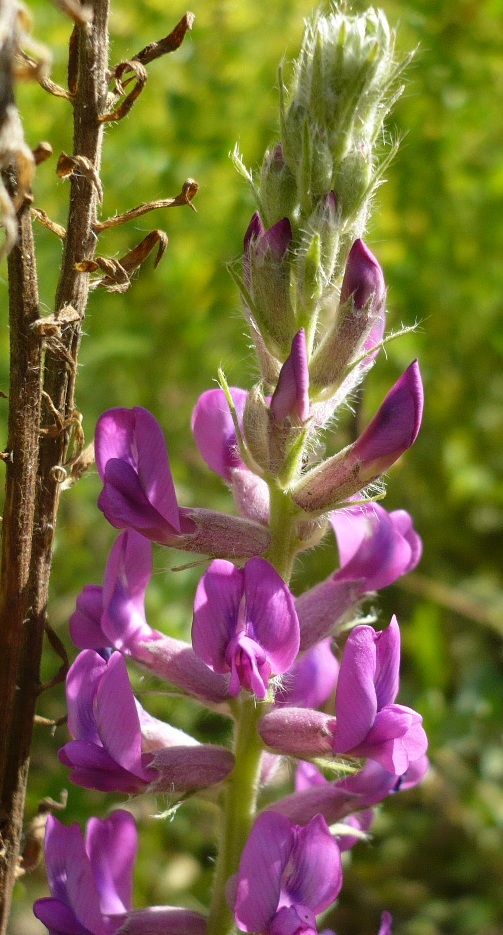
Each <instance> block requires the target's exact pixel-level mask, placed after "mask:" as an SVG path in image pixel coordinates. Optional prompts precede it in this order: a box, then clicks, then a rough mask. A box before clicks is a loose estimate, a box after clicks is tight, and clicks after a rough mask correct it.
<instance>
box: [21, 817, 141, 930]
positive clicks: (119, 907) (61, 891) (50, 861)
mask: <svg viewBox="0 0 503 935" xmlns="http://www.w3.org/2000/svg"><path fill="white" fill-rule="evenodd" d="M136 851H137V833H136V826H135V822H134V818H133V816H132V815H131V814H130V813H129V812H126V811H123V810H121V809H119V810H117V811H115V812H112V814H111V815H110V816H109V818H105V819H104V820H103V821H101V820H100V819H99V818H91V819H90V821H89V822H88V824H87V829H86V834H85V837H84V836H83V834H82V831H81V829H80V826H79V825H78V824H77V822H75V823H74V824H73V825H70V826H69V827H68V826H67V825H63V824H61V822H59V821H58V820H57V818H54V817H53V816H52V815H49V816H48V818H47V825H46V832H45V864H46V870H47V877H48V880H49V886H50V889H51V893H52V896H47V897H45V898H43V899H37V901H36V902H35V904H34V906H33V911H34V913H35V915H36V917H37V919H40V921H41V922H43V924H44V925H46V926H47V928H48V929H49V931H50V932H53V933H55V932H57V933H58V935H74V933H76V932H78V933H79V935H87V933H89V935H111V933H112V932H115V931H116V930H117V928H119V927H120V926H121V924H122V922H123V921H124V917H125V913H127V912H128V911H129V910H130V909H131V908H132V902H131V900H132V890H133V881H132V874H133V867H134V862H135V859H136Z"/></svg>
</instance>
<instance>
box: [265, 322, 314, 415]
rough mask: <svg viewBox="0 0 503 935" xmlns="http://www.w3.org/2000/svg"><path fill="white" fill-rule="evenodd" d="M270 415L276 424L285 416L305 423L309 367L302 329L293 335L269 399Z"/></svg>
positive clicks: (307, 410) (307, 411)
mask: <svg viewBox="0 0 503 935" xmlns="http://www.w3.org/2000/svg"><path fill="white" fill-rule="evenodd" d="M271 413H272V415H273V418H274V419H276V421H278V422H282V421H283V419H286V417H287V416H293V417H294V418H295V419H298V420H300V422H305V421H306V419H307V418H308V416H309V365H308V359H307V346H306V332H305V331H304V328H301V329H300V331H298V332H297V334H296V335H295V337H294V339H293V341H292V349H291V351H290V353H289V355H288V357H287V359H286V360H285V363H284V364H283V366H282V368H281V370H280V374H279V378H278V383H277V385H276V389H275V390H274V393H273V396H272V399H271Z"/></svg>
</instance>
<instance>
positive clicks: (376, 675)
mask: <svg viewBox="0 0 503 935" xmlns="http://www.w3.org/2000/svg"><path fill="white" fill-rule="evenodd" d="M399 666H400V630H399V627H398V623H397V621H396V618H395V617H393V618H392V620H391V623H390V625H389V627H388V628H387V629H386V630H381V631H380V632H379V633H376V631H375V630H374V629H373V628H372V627H368V626H359V627H355V629H354V630H352V632H351V633H350V635H349V637H348V640H347V642H346V645H345V647H344V653H343V656H342V661H341V667H340V670H339V678H338V682H337V690H336V695H335V711H336V715H337V719H336V723H335V725H333V726H331V731H332V750H333V752H334V754H337V753H345V754H349V755H350V756H357V757H359V756H361V757H370V758H371V759H373V760H376V761H377V762H378V763H380V764H381V766H384V768H385V769H386V770H388V771H389V772H392V773H395V775H396V776H401V775H402V773H405V771H406V770H407V769H408V767H409V764H410V763H411V762H413V761H414V760H417V759H419V758H420V757H422V756H423V755H424V753H425V752H426V748H427V743H428V742H427V739H426V734H425V732H424V729H423V727H422V718H421V716H420V715H419V714H418V713H417V712H416V711H413V710H412V709H411V708H406V707H404V706H403V705H397V704H394V701H395V698H396V696H397V694H398V687H399Z"/></svg>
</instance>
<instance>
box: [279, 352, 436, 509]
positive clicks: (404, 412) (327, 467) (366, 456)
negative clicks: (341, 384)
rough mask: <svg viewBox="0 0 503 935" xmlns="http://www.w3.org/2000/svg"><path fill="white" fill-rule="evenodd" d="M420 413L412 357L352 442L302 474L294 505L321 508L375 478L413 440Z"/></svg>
mask: <svg viewBox="0 0 503 935" xmlns="http://www.w3.org/2000/svg"><path fill="white" fill-rule="evenodd" d="M422 411H423V387H422V383H421V375H420V373H419V366H418V363H417V360H415V361H413V363H412V364H411V365H410V367H408V368H407V370H406V371H405V373H403V374H402V376H401V377H400V379H399V380H397V382H396V383H395V385H394V386H393V387H392V388H391V390H390V391H389V393H388V395H387V396H386V398H385V400H384V402H383V403H382V405H381V406H380V408H379V409H378V411H377V413H376V414H375V416H374V418H373V419H372V421H371V422H370V423H369V425H368V426H367V428H366V429H365V431H364V432H363V433H362V434H361V435H360V437H359V438H358V439H357V440H356V442H354V444H352V445H349V446H348V447H347V448H344V450H343V451H340V452H339V453H338V454H336V455H334V456H333V457H332V458H329V459H328V460H327V461H324V462H323V463H322V464H320V465H318V467H315V468H313V470H312V471H309V472H308V473H307V474H306V475H305V476H304V478H303V479H302V481H301V482H300V483H299V484H298V485H297V487H296V488H295V489H294V490H293V492H292V497H293V500H294V501H295V503H296V504H297V505H298V506H300V507H302V509H303V510H306V512H308V513H316V512H324V511H327V510H331V509H334V508H335V507H336V506H337V504H339V503H342V502H343V501H344V500H347V499H348V497H352V496H353V494H355V493H357V492H358V491H359V490H362V489H363V488H364V487H366V486H367V485H368V484H370V483H372V481H375V480H376V479H377V478H378V477H379V476H380V475H381V474H383V473H384V471H387V470H388V468H390V467H391V465H392V464H394V462H395V461H396V460H397V459H398V458H399V457H400V455H401V454H403V452H404V451H407V449H408V448H410V446H411V445H412V444H413V442H414V441H415V440H416V437H417V434H418V432H419V427H420V425H421V416H422Z"/></svg>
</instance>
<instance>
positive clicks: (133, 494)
mask: <svg viewBox="0 0 503 935" xmlns="http://www.w3.org/2000/svg"><path fill="white" fill-rule="evenodd" d="M98 506H99V508H100V510H101V511H102V512H103V513H104V515H105V517H106V518H107V520H108V522H109V523H111V525H112V526H115V527H116V528H117V529H123V528H124V527H126V528H127V527H131V528H133V529H136V530H137V531H138V532H141V533H142V534H143V535H144V536H147V537H148V538H149V539H153V540H154V541H159V542H164V541H165V540H166V539H168V538H170V537H171V538H172V537H173V536H176V535H177V534H178V533H179V532H180V519H179V516H178V515H177V519H176V524H172V523H168V522H167V521H166V519H165V518H164V517H163V516H162V515H161V513H159V511H158V510H157V509H156V508H155V506H153V505H152V504H151V502H150V501H149V499H148V497H147V495H146V493H145V491H144V489H143V487H142V486H141V483H140V480H139V477H138V474H137V472H136V470H135V469H134V468H133V467H132V466H131V465H130V464H128V463H127V462H126V461H119V460H118V459H117V458H111V459H110V460H109V461H107V465H106V471H105V477H104V486H103V490H102V491H101V493H100V495H99V497H98Z"/></svg>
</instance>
